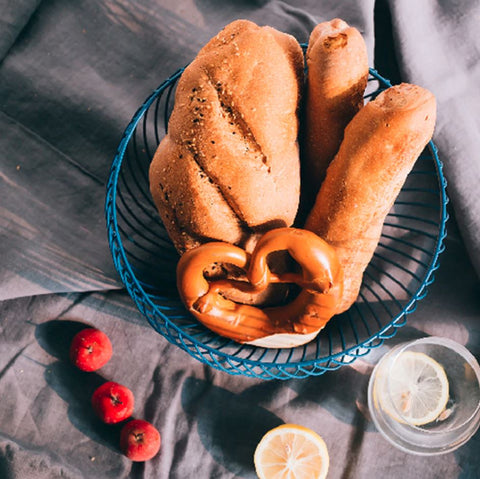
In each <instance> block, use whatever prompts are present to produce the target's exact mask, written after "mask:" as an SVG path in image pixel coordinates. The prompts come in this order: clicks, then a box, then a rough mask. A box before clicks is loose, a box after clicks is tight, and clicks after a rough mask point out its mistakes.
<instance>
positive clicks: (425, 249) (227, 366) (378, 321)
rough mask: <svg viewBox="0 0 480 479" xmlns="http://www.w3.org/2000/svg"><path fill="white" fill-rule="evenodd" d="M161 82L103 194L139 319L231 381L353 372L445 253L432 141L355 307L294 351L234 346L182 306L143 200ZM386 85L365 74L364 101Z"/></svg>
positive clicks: (399, 319) (165, 94) (164, 89)
mask: <svg viewBox="0 0 480 479" xmlns="http://www.w3.org/2000/svg"><path fill="white" fill-rule="evenodd" d="M182 72H183V69H180V70H179V71H177V72H176V73H175V74H174V75H172V76H171V77H170V78H168V79H167V80H165V81H164V82H163V83H162V84H161V85H160V86H159V87H158V88H157V89H156V90H155V91H154V92H153V93H152V94H151V95H150V96H149V97H148V98H147V99H146V101H145V102H144V103H143V105H142V106H141V107H140V108H139V110H138V111H137V112H136V114H135V115H134V117H133V119H132V120H131V122H130V124H129V125H128V126H127V128H126V130H125V133H124V135H123V138H122V140H121V142H120V145H119V147H118V151H117V154H116V156H115V159H114V161H113V164H112V167H111V172H110V176H109V181H108V185H107V192H106V202H105V213H106V221H107V231H108V240H109V244H110V249H111V252H112V256H113V261H114V263H115V267H116V269H117V271H118V272H119V274H120V276H121V279H122V281H123V283H124V284H125V287H126V289H127V291H128V293H129V294H130V296H131V297H132V299H133V300H134V302H135V303H136V305H137V307H138V309H139V310H140V312H141V313H142V314H143V315H144V316H145V317H146V318H147V320H148V321H149V323H150V324H151V326H152V327H153V328H154V329H155V330H156V331H157V332H158V333H160V334H161V335H163V336H164V337H165V338H166V339H167V340H168V341H170V342H171V343H173V344H175V345H177V346H179V347H180V348H182V349H183V350H185V351H186V352H188V354H190V355H191V356H193V357H194V358H196V359H197V360H199V361H201V362H203V363H206V364H209V365H210V366H212V367H214V368H217V369H220V370H222V371H226V372H228V373H230V374H242V375H246V376H251V377H257V378H263V379H273V378H277V379H288V378H300V377H307V376H311V375H320V374H322V373H324V372H326V371H329V370H334V369H338V368H339V367H341V366H343V365H345V364H350V363H351V362H353V361H354V360H355V359H356V358H357V357H359V356H363V355H365V354H367V353H368V352H369V351H370V350H371V349H372V348H375V347H378V346H380V345H381V344H382V342H383V341H384V340H385V339H388V338H391V337H393V336H394V335H395V333H396V331H397V329H398V328H400V327H402V326H403V325H404V324H405V323H406V319H407V315H408V314H409V313H411V312H412V311H414V310H415V308H416V305H417V302H418V301H420V300H421V299H422V298H424V297H425V295H426V294H427V288H428V285H429V284H431V283H432V282H433V280H434V271H435V270H436V269H437V268H438V266H439V263H438V257H439V254H440V253H441V252H442V251H443V249H444V244H443V240H444V238H445V235H446V229H445V223H446V221H447V212H446V205H447V201H448V199H447V196H446V191H445V190H446V181H445V178H444V176H443V173H442V164H441V162H440V160H439V158H438V155H437V150H436V148H435V146H434V144H433V143H432V142H430V143H429V145H428V147H427V148H426V149H425V151H424V152H423V153H422V155H421V156H420V158H419V159H418V161H417V162H416V165H415V167H414V169H413V171H412V172H411V173H410V175H409V176H408V178H407V181H406V183H405V185H404V187H403V189H402V191H401V193H400V195H399V196H398V198H397V201H396V202H395V204H394V206H393V207H392V209H391V211H390V213H389V215H388V216H387V218H386V221H385V224H384V228H383V232H382V237H381V240H380V243H379V245H378V247H377V249H376V251H375V254H374V257H373V259H372V261H371V263H370V264H369V266H368V267H367V270H366V271H365V274H364V279H363V284H362V288H361V291H360V294H359V297H358V299H357V301H356V303H355V304H354V305H353V306H352V307H351V308H350V310H349V311H347V312H346V313H344V314H342V315H339V316H336V317H335V318H333V319H332V320H330V322H329V323H328V324H327V326H326V327H325V329H324V330H323V331H322V332H321V333H320V334H319V335H318V337H317V338H316V339H315V340H314V341H312V342H311V343H309V344H307V345H304V346H300V347H297V348H292V349H288V348H285V349H266V348H259V347H253V346H248V345H239V344H237V343H235V342H233V341H231V340H229V339H226V338H222V337H220V336H218V335H216V334H215V333H213V332H211V331H210V330H208V329H206V328H205V327H204V326H202V325H201V324H200V323H198V321H197V320H196V319H195V318H194V317H193V316H191V315H190V314H189V313H188V312H187V311H186V310H185V308H184V306H183V304H182V303H181V301H180V299H179V296H178V293H177V290H176V284H175V267H176V264H177V261H178V254H177V252H176V250H175V248H174V247H173V245H172V243H171V241H170V240H169V238H168V235H167V233H166V231H165V229H164V227H163V224H162V222H161V220H160V217H159V216H158V213H157V210H156V208H155V206H154V204H153V201H152V198H151V196H150V192H149V183H148V168H149V165H150V162H151V160H152V158H153V154H154V153H155V150H156V148H157V146H158V144H159V142H160V141H161V139H162V138H163V136H164V135H165V133H166V129H167V123H168V118H169V115H170V113H171V111H172V108H173V99H174V94H175V87H176V84H177V81H178V79H179V77H180V75H181V74H182ZM389 86H391V84H390V82H389V81H388V80H386V79H385V78H383V77H382V76H380V75H379V74H378V73H377V72H376V71H375V70H370V76H369V82H368V88H367V92H366V95H365V98H366V100H367V101H368V99H370V98H374V97H375V96H376V95H378V93H380V92H381V91H382V90H384V89H385V88H388V87H389Z"/></svg>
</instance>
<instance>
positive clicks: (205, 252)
mask: <svg viewBox="0 0 480 479" xmlns="http://www.w3.org/2000/svg"><path fill="white" fill-rule="evenodd" d="M276 251H287V252H288V253H289V254H290V256H291V257H292V258H293V259H294V260H295V261H296V262H297V263H298V265H299V266H300V268H301V272H298V273H297V272H286V273H282V274H274V273H272V272H271V271H270V268H269V266H268V256H269V255H270V254H271V253H273V252H276ZM213 263H228V264H232V265H235V266H237V267H239V268H241V269H243V270H244V271H246V274H247V278H248V280H249V282H248V283H244V282H239V281H235V280H228V279H227V280H216V281H210V282H209V281H208V280H207V279H206V278H205V275H204V272H205V270H206V269H207V268H208V267H209V266H210V265H212V264H213ZM270 283H295V284H297V285H298V286H300V288H301V291H300V293H299V294H298V295H297V296H296V298H295V299H293V300H292V301H291V302H290V303H288V304H285V305H281V306H275V307H268V308H263V309H262V308H259V307H256V306H252V305H247V304H241V303H236V302H234V301H232V300H230V299H227V298H225V297H224V296H222V294H221V291H222V290H223V289H225V287H229V288H231V287H234V288H239V289H242V290H243V291H251V292H259V291H262V290H263V289H265V288H266V287H267V286H268V285H269V284H270ZM177 288H178V291H179V293H180V297H181V299H182V301H183V303H184V304H185V306H186V307H187V309H188V311H190V312H191V313H192V314H193V315H194V316H195V317H196V318H197V319H198V320H199V321H200V322H201V323H202V324H204V325H205V326H206V327H207V328H209V329H211V330H212V331H214V332H216V333H217V334H219V335H221V336H225V337H227V338H231V339H233V340H234V341H237V342H239V343H249V344H254V345H257V346H266V347H280V346H282V347H285V346H288V345H289V346H298V345H300V344H304V343H305V342H308V341H310V340H311V339H312V338H313V337H315V336H316V334H318V332H319V331H320V330H321V329H322V328H323V327H324V326H325V324H326V323H327V322H328V320H329V319H330V318H331V317H332V316H333V315H334V314H335V311H336V307H337V304H338V302H339V299H340V297H341V295H342V291H343V271H342V268H341V266H340V262H339V260H338V258H337V255H336V252H335V249H334V248H333V247H332V246H330V245H329V244H328V243H326V242H325V241H324V240H322V239H321V238H320V237H318V236H317V235H315V234H314V233H312V232H310V231H307V230H303V229H297V228H279V229H275V230H271V231H269V232H267V233H265V234H264V235H263V236H262V237H261V238H260V240H259V241H258V243H257V245H256V247H255V249H254V250H253V252H252V254H251V255H248V254H247V253H246V252H245V251H244V250H243V249H241V248H239V247H237V246H234V245H232V244H229V243H223V242H211V243H205V244H203V245H201V246H199V247H197V248H193V249H191V250H189V251H187V252H186V253H184V255H183V256H182V257H181V258H180V261H179V263H178V266H177ZM272 338H276V339H274V340H273V341H272ZM285 338H287V339H288V340H287V342H285Z"/></svg>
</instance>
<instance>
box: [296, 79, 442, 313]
mask: <svg viewBox="0 0 480 479" xmlns="http://www.w3.org/2000/svg"><path fill="white" fill-rule="evenodd" d="M435 118H436V103H435V98H434V96H433V95H432V93H430V92H429V91H427V90H425V89H424V88H421V87H419V86H415V85H409V84H405V83H403V84H401V85H397V86H394V87H392V88H389V89H387V90H385V91H384V92H382V93H380V95H378V97H377V98H376V99H375V100H373V101H371V102H369V103H368V104H367V105H365V106H364V107H363V108H362V109H361V110H360V111H359V112H358V113H357V114H356V115H355V117H354V118H353V120H352V121H351V122H350V123H349V125H348V126H347V128H346V130H345V136H344V139H343V141H342V144H341V146H340V149H339V152H338V154H337V155H336V157H335V159H334V160H333V162H332V163H331V164H330V166H329V168H328V170H327V175H326V178H325V181H324V182H323V184H322V186H321V188H320V191H319V193H318V196H317V198H316V202H315V205H314V207H313V209H312V211H311V212H310V214H309V216H308V218H307V221H306V224H305V228H306V229H309V230H311V231H313V232H314V233H316V234H317V235H319V236H320V237H321V238H323V239H324V240H326V241H327V242H328V243H330V244H331V245H333V246H334V247H335V249H336V251H337V254H338V256H339V259H340V262H341V264H342V266H343V270H344V281H345V283H344V293H343V296H342V300H341V301H340V303H339V305H338V311H337V313H341V312H343V311H345V310H347V309H348V308H349V307H350V306H351V304H352V303H353V302H354V301H355V300H356V298H357V296H358V292H359V289H360V285H361V282H362V276H363V272H364V270H365V268H366V267H367V265H368V263H369V262H370V259H371V258H372V256H373V253H374V251H375V248H376V246H377V244H378V242H379V239H380V235H381V231H382V226H383V222H384V220H385V217H386V215H387V214H388V212H389V210H390V208H391V207H392V205H393V203H394V201H395V199H396V197H397V195H398V193H399V192H400V189H401V188H402V186H403V184H404V182H405V179H406V177H407V175H408V173H409V172H410V170H411V169H412V167H413V165H414V163H415V161H416V159H417V157H418V156H419V155H420V153H421V152H422V150H423V148H424V147H425V145H426V144H427V143H428V141H429V140H430V138H431V137H432V134H433V129H434V125H435Z"/></svg>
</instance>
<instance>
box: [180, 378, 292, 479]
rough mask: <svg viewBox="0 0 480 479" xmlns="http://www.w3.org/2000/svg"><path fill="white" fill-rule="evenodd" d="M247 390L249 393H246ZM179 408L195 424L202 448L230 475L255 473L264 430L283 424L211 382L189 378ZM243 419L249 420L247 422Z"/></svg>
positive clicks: (274, 416)
mask: <svg viewBox="0 0 480 479" xmlns="http://www.w3.org/2000/svg"><path fill="white" fill-rule="evenodd" d="M247 391H248V390H247ZM182 407H183V409H184V411H185V413H186V414H187V415H188V416H190V419H191V420H192V421H194V420H195V419H196V420H197V421H198V434H199V436H200V440H201V441H202V444H203V445H204V447H205V449H206V450H207V451H208V452H209V453H210V454H211V455H212V457H213V458H214V459H215V460H216V461H217V462H218V463H219V464H222V465H223V466H224V467H226V468H227V469H228V470H230V471H231V472H233V473H236V474H238V473H239V472H240V471H249V470H251V471H252V472H253V471H254V466H253V454H254V452H255V448H256V445H257V444H258V442H259V441H260V439H261V438H262V436H263V435H264V434H265V432H266V431H268V430H269V429H272V428H274V427H276V426H279V425H280V424H283V421H282V420H281V419H280V418H279V417H278V416H276V415H275V414H273V413H271V412H270V411H268V410H267V409H265V408H263V407H261V406H259V405H258V401H257V404H256V403H254V402H253V401H250V400H248V398H245V396H244V394H243V393H242V394H234V393H232V392H230V391H228V390H227V389H224V388H221V387H218V386H213V385H212V384H211V383H210V382H208V381H205V380H202V379H196V378H193V377H189V378H187V379H186V380H185V382H184V385H183V389H182ZM246 418H248V419H247V420H246Z"/></svg>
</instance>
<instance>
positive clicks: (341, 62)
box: [302, 18, 368, 210]
mask: <svg viewBox="0 0 480 479" xmlns="http://www.w3.org/2000/svg"><path fill="white" fill-rule="evenodd" d="M306 57H307V66H308V75H307V80H306V93H305V102H304V104H305V106H304V124H303V130H304V131H303V140H302V170H303V171H302V207H303V206H304V205H305V209H307V210H310V208H311V206H312V205H313V202H314V201H315V196H316V194H317V193H318V190H319V188H320V185H321V183H322V181H323V180H324V178H325V173H326V171H327V167H328V165H329V164H330V162H331V161H332V160H333V158H334V156H335V155H336V154H337V151H338V148H339V147H340V143H341V141H342V139H343V133H344V130H345V127H346V126H347V124H348V123H349V122H350V120H351V119H352V118H353V116H354V115H355V113H357V111H358V110H359V109H360V108H361V107H362V106H363V95H364V92H365V88H366V85H367V79H368V57H367V48H366V46H365V42H364V40H363V37H362V35H361V34H360V32H359V31H358V30H357V29H356V28H354V27H351V26H349V25H348V24H347V23H346V22H344V21H343V20H340V19H338V18H336V19H334V20H331V21H329V22H323V23H320V24H318V25H317V26H316V27H315V29H314V30H313V31H312V34H311V35H310V39H309V44H308V49H307V55H306Z"/></svg>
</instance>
